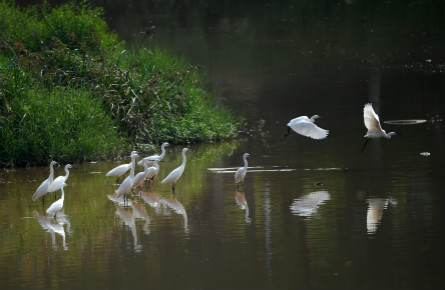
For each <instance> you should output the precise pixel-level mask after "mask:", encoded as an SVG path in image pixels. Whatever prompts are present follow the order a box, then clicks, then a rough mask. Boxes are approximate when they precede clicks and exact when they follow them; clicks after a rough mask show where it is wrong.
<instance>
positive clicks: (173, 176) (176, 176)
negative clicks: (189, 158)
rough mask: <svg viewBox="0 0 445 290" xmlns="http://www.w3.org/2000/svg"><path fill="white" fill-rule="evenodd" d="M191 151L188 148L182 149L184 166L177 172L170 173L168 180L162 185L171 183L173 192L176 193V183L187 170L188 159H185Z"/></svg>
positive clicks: (163, 181)
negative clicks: (186, 154)
mask: <svg viewBox="0 0 445 290" xmlns="http://www.w3.org/2000/svg"><path fill="white" fill-rule="evenodd" d="M189 150H190V149H188V148H183V149H182V164H181V166H179V167H178V168H176V169H175V170H173V171H172V172H170V174H169V175H167V177H166V178H164V180H162V181H161V183H162V184H163V183H166V182H171V183H172V192H173V193H174V192H175V185H176V182H178V179H179V178H180V177H181V175H182V173H183V172H184V169H185V162H186V157H185V153H186V152H187V151H189Z"/></svg>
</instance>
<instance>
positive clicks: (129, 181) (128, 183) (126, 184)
mask: <svg viewBox="0 0 445 290" xmlns="http://www.w3.org/2000/svg"><path fill="white" fill-rule="evenodd" d="M137 157H139V155H138V154H137V152H135V151H133V152H132V153H131V162H130V175H128V176H127V178H125V179H124V181H122V183H121V184H120V185H119V187H118V189H117V190H116V197H117V198H119V197H120V196H121V195H122V194H124V201H125V196H126V195H127V194H128V193H129V192H130V190H131V189H132V188H133V182H134V169H135V167H136V163H135V162H136V161H135V160H136V158H137ZM127 200H128V197H127Z"/></svg>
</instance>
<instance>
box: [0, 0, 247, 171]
mask: <svg viewBox="0 0 445 290" xmlns="http://www.w3.org/2000/svg"><path fill="white" fill-rule="evenodd" d="M102 14H103V11H102V10H101V9H100V8H95V9H93V8H91V7H89V5H88V4H87V3H86V2H81V3H80V4H76V3H74V2H73V3H70V4H65V5H61V6H58V7H55V8H50V7H49V6H48V5H47V4H44V5H41V6H32V7H30V8H26V9H19V8H18V7H16V6H15V5H14V3H13V2H5V1H3V2H0V55H2V58H1V59H2V71H1V72H0V78H1V81H2V84H1V85H0V113H1V114H2V115H1V116H2V117H0V121H1V122H2V124H4V126H3V127H2V129H1V130H0V133H1V136H0V141H2V143H8V142H11V143H8V144H11V145H0V146H1V148H0V150H1V151H0V162H2V163H3V164H11V165H12V164H25V163H45V164H46V163H47V161H48V159H50V158H55V159H57V160H59V161H62V160H66V161H72V160H89V159H96V158H102V157H105V156H111V155H113V154H119V153H120V152H122V151H124V150H125V149H126V148H127V147H128V146H127V145H128V144H144V145H147V146H149V145H151V144H159V143H162V142H165V141H167V142H170V143H186V142H205V141H215V140H222V139H228V138H232V137H234V136H235V135H236V132H237V126H238V125H239V123H240V121H239V120H237V119H235V118H234V117H233V116H232V115H231V114H230V112H229V111H228V110H227V109H225V108H221V107H216V106H215V105H214V100H213V98H212V96H211V95H210V94H209V93H208V92H206V91H205V90H204V84H203V79H204V75H203V74H202V73H201V72H200V71H199V70H198V69H196V68H195V67H193V66H191V65H189V64H187V63H186V62H185V61H184V60H182V59H178V58H176V57H173V56H171V55H170V54H168V53H166V52H162V51H159V50H156V49H155V50H153V51H149V50H146V49H143V48H137V49H135V50H133V51H131V52H130V51H127V50H125V49H124V48H125V43H124V42H120V41H118V39H117V36H116V35H115V34H113V33H110V32H109V31H108V28H107V25H106V22H105V21H104V20H103V17H102ZM17 23H20V25H17ZM56 104H59V105H60V107H54V106H56ZM62 104H63V105H62ZM88 106H90V109H88V110H87V107H88ZM44 108H51V109H49V110H48V109H44ZM78 110H84V111H85V110H86V112H88V114H87V115H85V114H83V113H82V112H78ZM56 112H57V113H56ZM58 113H60V114H58ZM91 114H94V116H96V115H97V116H99V118H100V119H102V120H103V122H99V121H98V119H95V117H94V118H93V117H91V116H92V115H91ZM36 116H38V117H36ZM79 116H81V117H80V118H79ZM88 116H90V117H88ZM91 118H93V119H94V120H93V119H91ZM83 120H88V121H87V123H83V122H81V121H83ZM76 122H77V123H76ZM86 125H88V126H86ZM84 126H85V127H84ZM88 130H90V131H91V132H88ZM99 133H101V134H99ZM118 135H119V136H120V137H118ZM24 136H31V137H30V138H28V139H26V140H21V138H23V137H24ZM94 136H99V137H97V139H98V143H95V142H96V141H95V140H93V139H94ZM72 137H76V138H78V140H77V142H73V140H72V139H73V138H72ZM66 138H68V139H66ZM67 140H71V141H67ZM97 144H101V145H100V146H99V147H101V148H100V150H95V149H93V146H95V145H97ZM116 146H117V147H116Z"/></svg>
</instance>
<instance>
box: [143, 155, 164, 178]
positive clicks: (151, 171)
mask: <svg viewBox="0 0 445 290" xmlns="http://www.w3.org/2000/svg"><path fill="white" fill-rule="evenodd" d="M158 162H164V161H162V160H156V161H155V162H154V163H153V165H152V166H150V167H149V168H148V171H147V175H145V180H146V181H147V180H148V181H149V182H150V180H152V181H153V180H154V178H155V176H156V175H158V173H159V164H158Z"/></svg>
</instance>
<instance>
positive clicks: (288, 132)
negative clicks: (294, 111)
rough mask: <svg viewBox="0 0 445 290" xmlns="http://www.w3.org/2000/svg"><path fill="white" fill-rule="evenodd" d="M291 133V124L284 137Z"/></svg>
mask: <svg viewBox="0 0 445 290" xmlns="http://www.w3.org/2000/svg"><path fill="white" fill-rule="evenodd" d="M289 134H290V127H289V126H287V132H286V134H284V137H287V136H289Z"/></svg>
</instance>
